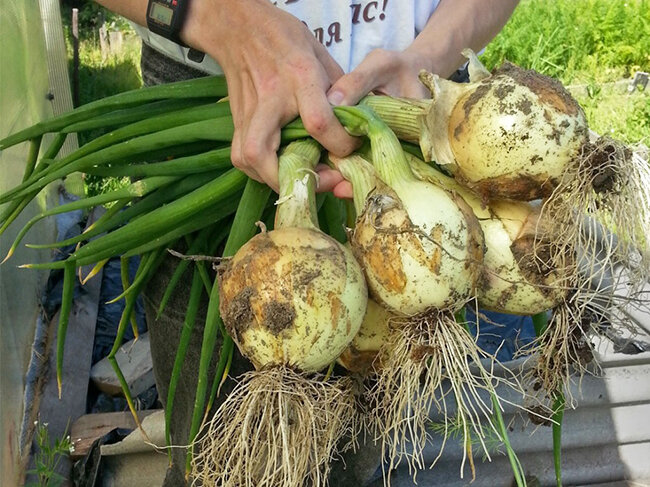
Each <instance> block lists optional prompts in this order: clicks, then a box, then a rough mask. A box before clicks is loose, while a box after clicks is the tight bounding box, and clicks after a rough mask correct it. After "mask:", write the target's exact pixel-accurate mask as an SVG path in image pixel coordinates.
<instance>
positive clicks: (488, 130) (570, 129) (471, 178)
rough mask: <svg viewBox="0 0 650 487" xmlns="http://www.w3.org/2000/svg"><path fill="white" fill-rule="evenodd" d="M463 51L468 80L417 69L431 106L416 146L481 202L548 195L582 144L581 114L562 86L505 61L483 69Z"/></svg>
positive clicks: (585, 133)
mask: <svg viewBox="0 0 650 487" xmlns="http://www.w3.org/2000/svg"><path fill="white" fill-rule="evenodd" d="M464 54H465V55H467V56H468V57H469V62H470V65H469V72H470V82H469V83H455V82H453V81H447V80H443V79H440V78H439V77H438V76H436V75H433V74H431V73H422V74H421V75H420V79H421V81H422V82H423V83H424V84H425V85H426V86H427V87H428V88H429V90H430V91H431V94H432V97H433V104H432V106H431V108H430V109H429V110H428V111H427V114H426V116H425V117H424V118H423V120H422V123H423V127H424V128H423V130H422V132H421V138H420V146H421V148H422V152H423V154H424V156H425V159H426V160H429V161H436V162H437V163H438V164H440V165H441V166H442V167H443V168H445V169H447V170H449V171H450V172H451V173H453V175H454V177H455V178H456V179H457V180H458V181H460V182H462V183H463V184H465V185H466V186H468V187H470V188H472V189H473V190H474V191H476V192H477V193H478V194H479V195H481V197H482V198H483V199H484V200H485V201H487V200H490V199H492V198H510V199H516V200H524V201H529V200H534V199H537V198H541V197H544V196H548V195H549V194H550V193H551V192H552V190H553V188H554V187H555V185H556V184H557V183H558V181H559V179H560V178H561V176H562V175H563V173H564V171H565V170H566V168H567V166H568V165H569V164H570V163H571V162H572V161H573V160H575V159H576V158H577V157H578V156H579V154H580V151H581V150H582V147H583V146H584V144H585V143H586V142H587V137H588V130H587V122H586V119H585V115H584V112H583V110H582V108H581V107H580V105H578V103H577V102H576V101H575V100H574V99H573V98H572V97H571V95H570V94H569V92H568V91H567V90H566V89H565V88H564V87H563V86H562V84H561V83H560V82H559V81H557V80H554V79H553V78H549V77H548V76H544V75H541V74H539V73H537V72H535V71H532V70H525V69H522V68H520V67H518V66H515V65H514V64H510V63H505V64H504V65H503V66H501V67H500V68H498V69H496V70H495V71H494V72H493V73H492V74H490V73H489V72H488V71H487V70H486V69H485V68H484V67H483V66H482V65H481V64H480V61H479V60H478V58H477V57H476V55H475V54H474V53H473V52H471V51H469V50H466V51H464Z"/></svg>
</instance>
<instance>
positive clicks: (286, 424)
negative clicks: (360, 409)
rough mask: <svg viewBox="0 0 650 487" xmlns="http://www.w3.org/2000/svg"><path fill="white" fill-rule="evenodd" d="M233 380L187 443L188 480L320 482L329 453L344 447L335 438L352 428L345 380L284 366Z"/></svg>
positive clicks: (236, 486) (251, 486)
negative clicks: (191, 444)
mask: <svg viewBox="0 0 650 487" xmlns="http://www.w3.org/2000/svg"><path fill="white" fill-rule="evenodd" d="M240 380H241V382H240V383H239V384H238V386H237V387H236V388H235V390H234V391H233V392H232V393H231V394H230V395H229V396H228V398H227V399H226V400H225V402H224V403H223V404H222V405H221V407H220V408H219V410H218V411H217V413H216V414H215V415H214V416H213V417H212V419H211V420H210V421H209V423H207V424H206V425H205V427H204V429H203V431H202V433H201V436H200V437H199V440H198V443H197V445H196V446H195V448H196V449H197V454H195V455H194V457H193V461H192V477H193V481H194V482H195V484H196V485H203V486H207V485H219V486H221V487H277V486H280V485H281V486H285V487H303V486H305V485H310V486H313V487H319V486H324V485H326V484H327V478H328V472H329V465H330V462H331V461H332V460H333V456H334V455H335V452H337V451H341V450H343V449H345V447H343V448H341V447H340V446H339V443H340V441H341V440H343V439H344V438H355V436H356V433H357V426H356V424H357V423H356V421H357V411H356V405H355V398H354V396H353V394H352V392H351V391H352V390H353V389H352V387H351V384H350V383H349V382H350V380H348V379H346V378H342V379H338V380H331V379H330V380H324V377H323V376H316V377H313V378H311V379H309V380H308V379H306V378H305V376H304V374H302V373H300V372H296V371H294V370H291V369H289V368H286V367H273V368H269V369H265V370H261V371H255V372H249V373H247V374H245V375H244V376H242V377H241V379H240ZM337 446H339V449H338V450H337Z"/></svg>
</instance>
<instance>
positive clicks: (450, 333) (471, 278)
mask: <svg viewBox="0 0 650 487" xmlns="http://www.w3.org/2000/svg"><path fill="white" fill-rule="evenodd" d="M335 111H337V115H338V116H339V119H340V120H342V121H343V123H344V125H345V126H346V128H347V129H348V131H350V132H351V133H353V134H364V135H367V136H368V138H369V139H370V146H371V153H372V164H373V166H374V168H375V170H376V173H377V176H378V180H377V182H376V184H374V182H373V181H368V180H367V177H364V174H367V173H368V169H367V168H366V169H359V168H363V167H364V162H363V161H361V160H359V159H356V160H349V159H347V160H339V161H337V167H338V168H339V169H340V170H341V171H342V173H343V174H344V176H345V177H346V178H348V179H349V180H350V181H351V182H352V184H353V188H354V197H355V198H354V199H355V201H354V202H355V208H356V210H357V213H358V217H357V221H356V224H355V227H354V229H353V230H352V232H351V235H350V243H351V245H352V248H353V250H354V253H355V255H356V256H357V259H358V260H359V262H360V263H361V265H362V267H363V268H364V272H365V275H366V280H367V282H368V289H369V293H370V296H371V297H372V298H373V299H375V300H376V301H377V302H378V303H380V304H381V305H383V306H385V307H386V308H388V309H389V310H390V311H392V312H393V313H394V314H395V316H394V317H393V318H392V319H391V326H390V330H389V337H388V339H387V342H386V343H385V344H384V346H383V349H382V351H381V352H380V356H381V369H380V370H378V371H377V376H376V383H375V385H374V386H373V388H372V390H371V391H370V392H369V402H370V404H371V405H372V407H373V416H374V424H375V427H376V434H377V436H378V437H380V438H381V441H382V445H383V449H384V453H385V457H386V458H387V459H388V461H389V462H390V467H391V468H393V467H394V466H395V465H397V464H398V463H399V462H400V461H402V460H405V461H406V462H407V463H408V465H409V467H410V468H412V469H416V468H423V467H425V465H424V459H423V457H422V451H423V449H424V447H425V445H426V442H427V440H428V438H429V432H428V431H427V424H428V421H429V411H430V410H431V408H432V407H433V406H434V405H435V407H437V409H438V410H440V411H442V412H443V413H444V412H446V411H448V410H449V409H450V407H448V405H447V401H448V400H449V399H450V397H452V395H450V394H449V391H448V390H447V389H446V387H449V388H450V389H451V390H452V391H453V401H454V402H455V404H454V405H455V409H456V413H455V414H456V418H454V419H453V420H451V421H450V422H453V423H454V424H460V425H461V428H462V434H463V436H464V439H465V441H466V443H465V444H468V442H469V438H470V435H472V433H473V434H474V435H475V436H476V437H477V438H479V439H480V441H481V442H482V441H483V439H484V437H485V432H484V428H485V425H486V424H487V425H489V427H491V428H492V427H493V425H492V423H491V408H492V405H491V403H489V402H486V401H485V397H482V395H481V394H480V391H488V393H489V394H485V396H489V395H494V396H496V393H495V391H494V382H495V379H494V377H493V376H492V375H491V373H490V372H489V371H487V370H486V369H485V368H484V367H483V366H482V365H481V362H480V359H481V358H484V357H486V355H485V354H484V352H482V351H480V350H479V349H478V347H477V345H476V343H475V341H474V339H473V338H472V336H471V335H470V334H469V333H468V331H467V330H466V329H465V328H464V326H463V325H462V324H460V323H458V322H457V321H456V320H455V316H454V313H456V312H457V311H459V310H460V309H461V308H462V307H463V306H464V305H465V303H467V302H468V301H469V300H471V299H473V298H474V297H475V292H476V289H475V288H476V284H477V281H478V278H479V277H480V269H481V262H482V259H483V237H482V234H481V230H480V226H479V224H478V221H477V220H476V217H475V216H474V215H473V214H472V212H471V210H470V208H469V207H468V206H467V205H466V204H465V202H464V201H463V200H462V199H461V198H460V197H458V196H457V195H455V194H453V193H450V192H448V191H446V190H445V189H443V188H441V187H439V186H436V185H433V184H430V183H428V182H425V181H421V180H419V179H417V178H416V177H415V176H414V175H413V173H412V171H411V169H410V167H409V164H408V162H407V160H406V158H405V155H404V152H403V151H402V148H401V145H400V143H399V140H398V139H397V137H396V136H395V134H394V133H393V132H392V131H391V130H390V129H389V128H388V127H387V126H386V125H385V124H384V123H383V122H382V121H381V120H380V119H379V118H377V117H376V116H375V115H374V114H373V113H372V111H371V110H369V109H364V108H363V107H338V108H336V109H335ZM366 164H367V163H366ZM364 185H365V187H364ZM373 186H374V187H373ZM445 380H446V381H447V382H448V384H443V381H445ZM486 420H487V421H486ZM461 469H462V467H461Z"/></svg>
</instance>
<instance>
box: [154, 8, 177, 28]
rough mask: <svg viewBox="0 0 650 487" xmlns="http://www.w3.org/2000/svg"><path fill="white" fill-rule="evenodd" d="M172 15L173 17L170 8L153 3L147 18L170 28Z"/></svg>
mask: <svg viewBox="0 0 650 487" xmlns="http://www.w3.org/2000/svg"><path fill="white" fill-rule="evenodd" d="M173 15H174V11H173V10H172V9H171V8H169V7H165V6H164V5H162V4H160V3H155V2H154V3H152V4H151V10H150V11H149V16H150V17H151V18H152V19H153V20H155V21H156V22H160V23H161V24H165V25H167V26H170V25H171V24H172V17H173Z"/></svg>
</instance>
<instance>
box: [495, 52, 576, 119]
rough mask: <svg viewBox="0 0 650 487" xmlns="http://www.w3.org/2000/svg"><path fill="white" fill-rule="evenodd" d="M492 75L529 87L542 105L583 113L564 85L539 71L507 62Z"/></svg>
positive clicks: (570, 113)
mask: <svg viewBox="0 0 650 487" xmlns="http://www.w3.org/2000/svg"><path fill="white" fill-rule="evenodd" d="M492 74H493V75H494V76H508V77H510V78H512V79H513V80H514V81H515V83H518V84H522V85H524V86H526V87H528V89H530V91H532V92H533V93H535V94H536V95H537V96H538V97H539V100H540V101H541V102H542V103H545V104H547V105H550V106H552V107H553V108H555V109H556V110H559V111H560V112H564V113H568V114H569V115H577V114H578V113H579V112H581V111H582V108H581V107H580V105H579V104H578V102H577V101H576V100H575V99H574V98H573V97H572V96H571V93H569V92H568V91H567V89H566V88H565V87H564V85H563V84H562V83H560V82H559V81H558V80H556V79H554V78H551V77H549V76H545V75H543V74H540V73H538V72H537V71H534V70H532V69H523V68H520V67H519V66H517V65H515V64H512V63H509V62H507V61H506V62H505V63H503V65H502V66H500V67H499V68H497V69H495V70H494V71H493V73H492Z"/></svg>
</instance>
